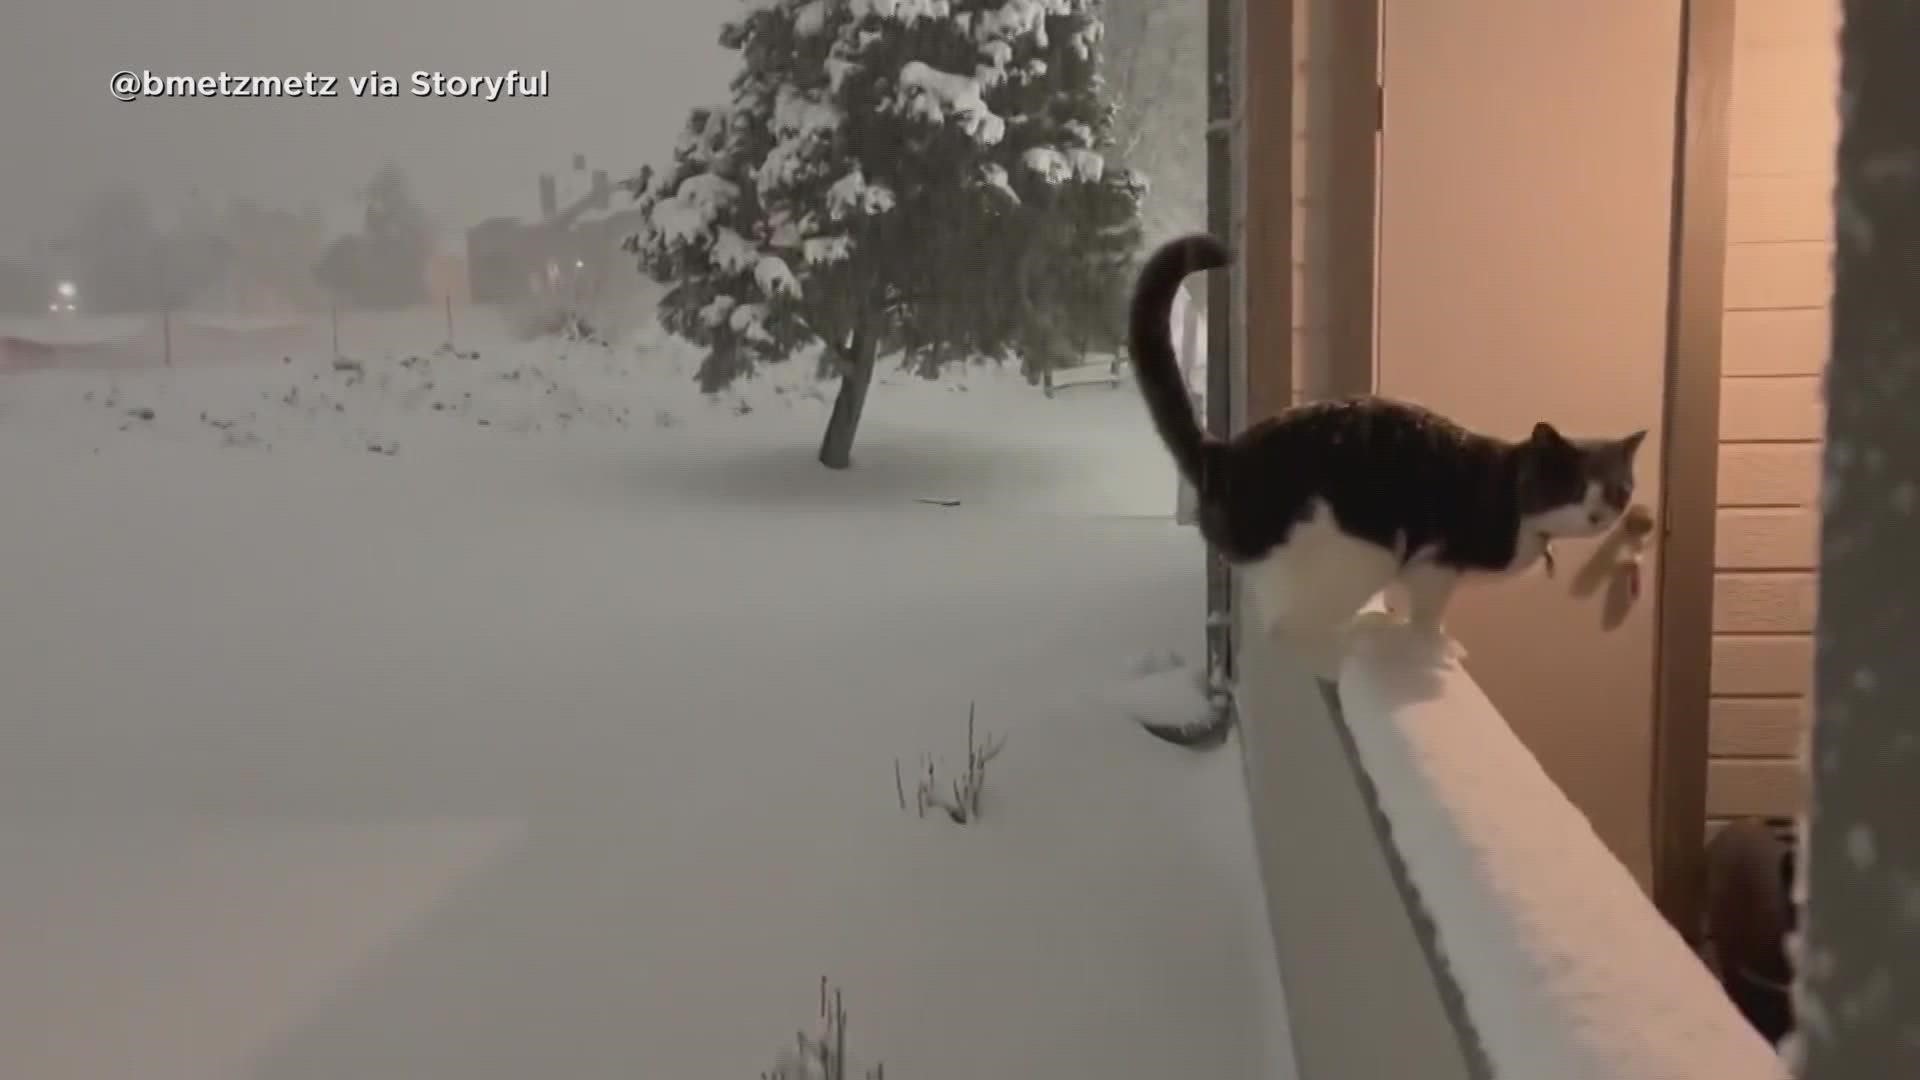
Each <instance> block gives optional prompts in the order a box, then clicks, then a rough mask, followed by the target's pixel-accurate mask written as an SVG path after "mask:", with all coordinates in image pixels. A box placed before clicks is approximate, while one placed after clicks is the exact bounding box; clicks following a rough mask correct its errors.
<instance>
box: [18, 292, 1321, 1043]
mask: <svg viewBox="0 0 1920 1080" xmlns="http://www.w3.org/2000/svg"><path fill="white" fill-rule="evenodd" d="M438 325H439V324H438V321H437V318H429V317H426V316H423V317H422V319H421V320H420V324H419V325H418V326H417V327H414V328H413V329H412V330H410V331H408V333H407V335H401V337H404V338H406V340H401V339H400V338H396V342H395V344H396V346H397V347H394V348H392V349H370V348H369V349H362V350H359V351H357V353H356V355H357V356H359V357H360V358H361V359H362V361H363V369H364V370H363V371H361V372H354V371H351V370H336V369H335V365H333V364H332V363H331V362H330V359H329V358H328V357H327V356H324V355H320V354H318V353H317V352H311V351H309V352H305V353H302V354H301V355H297V356H293V357H291V358H290V359H289V360H288V361H287V362H282V361H281V359H280V357H279V356H278V355H276V356H273V357H270V358H267V359H266V361H265V362H263V363H261V364H258V365H254V366H246V367H239V366H231V365H226V366H221V367H218V368H209V369H195V368H190V367H189V368H180V369H176V370H174V371H172V372H157V371H146V372H137V373H119V374H115V375H106V374H101V373H97V372H65V373H63V372H59V371H41V372H29V373H21V374H14V375H8V376H5V377H0V491H4V492H5V497H6V503H7V510H6V513H5V524H4V527H0V565H3V566H4V567H5V572H4V573H3V574H0V611H4V612H5V613H6V615H5V618H4V619H3V620H0V702H4V705H5V723H4V724H3V725H0V865H3V866H5V867H6V872H5V873H4V874H0V927H4V928H5V930H4V932H0V1075H6V1076H13V1077H22V1078H28V1077H31V1078H33V1080H119V1078H125V1080H174V1078H178V1080H187V1078H192V1080H221V1078H258V1080H295V1078H309V1077H310V1078H313V1080H339V1078H342V1077H354V1078H356V1080H375V1078H380V1077H408V1078H433V1080H442V1078H444V1080H492V1078H500V1080H525V1078H527V1077H532V1076H544V1077H555V1078H563V1077H564V1078H568V1080H574V1078H598V1077H607V1078H614V1077H620V1078H623V1080H630V1078H634V1077H645V1078H656V1077H657V1078H661V1080H699V1078H708V1077H711V1078H714V1080H722V1078H728V1080H735V1078H751V1077H754V1076H757V1075H759V1074H760V1072H761V1071H762V1070H764V1069H767V1068H769V1067H770V1066H771V1064H772V1062H773V1059H774V1055H775V1054H776V1053H777V1052H778V1051H779V1049H780V1048H781V1047H782V1046H785V1045H789V1044H791V1042H792V1039H793V1033H794V1032H795V1031H796V1030H798V1029H800V1028H802V1027H808V1026H810V1025H811V1023H812V1021H813V1016H814V1005H815V995H816V993H817V986H818V979H819V978H820V977H821V976H823V975H825V976H829V977H830V978H831V979H832V980H833V981H834V982H835V983H836V984H837V985H839V986H841V987H842V988H843V989H844V992H845V994H846V1003H847V1008H848V1012H849V1014H850V1022H851V1048H852V1051H853V1053H854V1055H855V1056H856V1057H857V1058H859V1059H860V1060H862V1061H867V1062H872V1061H876V1060H881V1061H885V1062H886V1064H887V1074H888V1075H889V1076H891V1077H899V1078H901V1080H973V1078H982V1077H1034V1078H1040V1077H1046V1078H1048V1080H1064V1078H1070V1077H1084V1078H1087V1080H1095V1078H1099V1080H1125V1078H1129V1077H1138V1078H1148V1077H1152V1078H1155V1080H1159V1078H1163V1077H1167V1076H1205V1077H1209V1078H1212V1080H1234V1078H1247V1080H1253V1078H1267V1077H1277V1076H1285V1075H1288V1074H1289V1073H1290V1068H1289V1066H1288V1062H1287V1056H1288V1051H1287V1041H1288V1040H1287V1034H1286V1030H1285V1018H1284V1011H1283V1006H1282V1004H1281V1001H1280V991H1279V986H1278V977H1277V974H1276V972H1275V971H1274V966H1273V950H1272V947H1271V944H1270V941H1269V938H1268V932H1267V929H1266V921H1265V915H1264V906H1263V902H1262V900H1261V897H1260V889H1259V881H1258V877H1257V871H1256V868H1255V863H1254V856H1253V846H1252V840H1251V836H1250V828H1249V824H1248V821H1247V808H1246V803H1245V795H1244V791H1243V789H1242V785H1241V781H1240V773H1239V763H1238V757H1237V754H1233V753H1222V754H1214V755H1200V756H1195V755H1189V754H1185V753H1182V752H1180V751H1178V750H1174V749H1171V748H1169V747H1167V746H1165V745H1163V744H1161V743H1159V742H1157V741H1155V740H1153V739H1152V738H1150V737H1148V736H1146V735H1145V734H1143V733H1142V732H1141V731H1140V730H1139V729H1138V728H1137V727H1136V726H1135V724H1134V722H1133V720H1134V718H1135V714H1138V713H1139V712H1140V711H1141V708H1142V707H1146V708H1149V709H1151V708H1158V707H1165V708H1171V709H1176V710H1177V709H1181V708H1190V707H1192V706H1193V704H1194V702H1193V700H1191V699H1187V700H1184V701H1183V700H1182V698H1181V695H1180V694H1179V693H1178V687H1177V684H1176V683H1175V682H1170V681H1169V679H1168V677H1166V676H1164V675H1163V676H1159V677H1158V678H1157V681H1156V682H1155V684H1154V686H1155V689H1154V691H1153V692H1152V693H1150V694H1148V695H1147V696H1146V698H1144V699H1143V698H1142V697H1141V696H1140V695H1139V694H1138V693H1135V692H1132V691H1130V690H1129V689H1128V684H1129V680H1130V679H1131V678H1132V677H1133V674H1134V671H1135V670H1136V669H1135V665H1136V662H1137V661H1138V660H1139V659H1140V658H1141V657H1143V656H1148V655H1153V654H1164V653H1166V652H1168V651H1169V650H1172V651H1177V652H1179V653H1181V654H1183V655H1185V656H1187V657H1197V656H1198V655H1199V653H1200V637H1201V625H1202V614H1203V612H1202V610H1201V605H1202V582H1201V574H1202V567H1201V561H1200V557H1199V552H1198V548H1197V545H1196V542H1195V541H1194V539H1193V537H1192V535H1191V533H1190V532H1189V531H1187V530H1183V529H1180V528H1178V527H1176V526H1174V525H1173V524H1172V523H1171V521H1170V520H1169V515H1170V512H1171V509H1172V501H1173V500H1172V494H1173V491H1174V484H1173V478H1172V474H1171V471H1170V469H1169V468H1168V467H1167V465H1166V463H1165V460H1164V458H1163V455H1161V454H1160V452H1159V451H1158V449H1157V446H1156V445H1155V443H1154V442H1153V438H1152V435H1151V433H1150V431H1149V429H1148V427H1147V424H1146V422H1145V417H1144V412H1143V410H1142V409H1141V408H1140V405H1139V403H1138V401H1137V400H1135V399H1134V397H1133V393H1132V390H1131V389H1130V388H1128V387H1123V388H1122V389H1121V390H1119V391H1115V390H1111V389H1106V388H1090V389H1084V390H1075V391H1072V392H1069V393H1063V394H1061V395H1060V396H1059V397H1057V398H1055V399H1053V400H1051V401H1049V400H1047V399H1045V398H1043V397H1042V395H1041V394H1040V393H1039V392H1038V391H1037V390H1036V389H1033V388H1030V387H1027V386H1025V385H1024V384H1022V383H1020V382H1018V381H1017V380H1013V379H1008V378H1005V377H1000V376H995V375H990V374H985V373H979V374H975V375H973V376H971V377H969V378H967V379H965V380H962V381H961V382H960V383H958V384H954V385H948V384H930V383H925V382H923V381H920V380H918V379H916V378H913V377H911V376H905V375H894V376H888V377H887V378H886V380H885V381H884V382H883V383H882V384H881V385H879V386H877V387H876V389H875V391H874V396H873V399H872V401H871V404H870V406H869V410H868V416H869V418H870V419H869V422H868V424H867V425H866V427H865V429H864V430H863V432H862V435H861V440H860V443H859V445H858V446H857V447H856V450H855V456H856V467H855V469H853V470H851V471H849V472H846V473H837V474H836V473H829V472H828V471H826V470H824V469H821V468H820V467H819V466H818V465H816V464H814V463H813V461H812V451H813V449H814V446H815V441H816V440H817V438H818V435H819V431H820V425H821V422H822V420H823V418H824V415H825V411H826V407H827V406H826V401H825V396H824V395H821V394H819V393H818V392H817V391H816V390H813V389H811V388H810V387H809V386H808V384H807V380H806V379H805V378H804V377H803V373H801V372H798V371H794V372H788V373H784V374H782V375H781V376H779V377H778V378H777V379H774V380H768V381H762V382H758V383H755V384H753V385H750V386H748V387H746V388H744V389H742V390H741V391H740V392H738V393H732V394H729V395H726V396H724V397H723V399H722V400H721V401H719V402H717V403H708V402H706V401H704V400H702V399H701V398H700V397H699V395H698V394H696V393H695V392H694V391H693V388H692V386H691V384H690V383H689V382H688V381H687V377H686V372H687V371H688V370H689V367H688V365H689V363H690V358H689V357H688V356H686V355H685V354H684V352H683V351H682V350H680V349H677V348H675V347H674V345H673V343H671V342H669V341H665V340H663V339H661V338H659V337H658V336H657V335H651V336H649V337H648V338H647V339H645V340H643V341H641V342H640V345H639V346H638V347H632V346H628V345H622V346H621V347H619V348H616V349H611V350H608V349H600V348H597V347H593V346H580V345H574V346H562V345H557V344H550V343H548V344H534V345H515V344H508V343H506V342H505V341H504V340H503V339H499V338H498V335H495V336H492V337H489V336H487V335H484V334H480V333H478V332H469V333H468V334H466V335H464V336H466V337H467V338H468V340H466V341H463V342H462V343H461V344H462V349H463V350H472V349H476V348H477V349H478V351H479V353H480V355H479V356H478V357H477V358H476V357H473V356H471V355H470V353H469V355H465V356H455V355H450V354H442V355H439V356H429V357H428V358H427V359H426V360H425V361H424V362H417V361H416V362H409V363H406V364H403V363H402V362H401V361H402V360H403V359H405V358H406V357H408V356H411V355H414V354H416V353H424V352H429V351H430V350H431V346H432V345H433V344H434V338H435V328H436V327H437V326H438ZM516 372H517V374H515V373H516ZM962 387H963V388H962ZM436 404H437V405H438V406H439V407H437V408H436ZM149 411H150V417H149ZM483 421H484V422H485V423H482V422H483ZM922 498H927V499H939V500H959V502H960V505H958V506H955V507H947V506H938V505H930V504H927V503H922V502H919V501H916V500H919V499H922ZM1187 685H1191V682H1190V681H1189V682H1188V684H1187ZM1143 700H1144V701H1145V702H1147V704H1146V705H1145V706H1142V705H1141V704H1140V703H1141V702H1142V701H1143ZM1116 701H1117V702H1119V703H1120V704H1119V705H1116V704H1115V702H1116ZM970 702H971V703H977V708H978V713H979V722H980V726H981V727H982V729H983V730H985V731H991V732H994V733H996V734H1000V733H1004V734H1005V735H1006V736H1007V738H1008V742H1007V745H1006V748H1005V750H1004V752H1003V753H1001V755H1000V756H999V757H998V758H997V759H996V760H995V761H994V762H993V763H992V764H991V765H990V766H989V769H988V777H987V783H986V795H985V805H984V808H983V809H984V817H983V820H982V821H980V822H978V823H975V824H971V825H967V826H956V825H953V824H951V823H949V822H947V821H945V820H943V819H937V818H931V817H930V818H928V819H926V820H922V819H919V818H917V817H916V816H915V815H914V814H912V813H911V812H907V813H902V812H901V811H900V809H899V807H898V805H897V802H896V793H895V785H894V776H893V761H894V760H895V759H896V758H897V759H900V760H902V761H903V762H904V763H907V764H908V765H911V763H912V762H914V761H917V760H918V758H919V756H920V755H921V754H922V753H923V752H928V751H931V752H933V753H935V754H936V755H937V757H938V758H939V760H940V764H941V769H942V771H943V774H945V773H947V772H950V771H951V770H952V769H953V768H954V767H956V766H958V765H959V764H961V758H962V755H963V754H964V742H965V738H966V728H965V724H966V713H967V708H968V705H969V703H970ZM1129 702H1131V703H1132V704H1131V705H1129V704H1127V703H1129ZM1156 703H1158V704H1156ZM908 783H909V785H911V783H912V779H911V777H909V779H908ZM909 795H911V790H909Z"/></svg>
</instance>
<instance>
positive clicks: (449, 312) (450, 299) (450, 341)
mask: <svg viewBox="0 0 1920 1080" xmlns="http://www.w3.org/2000/svg"><path fill="white" fill-rule="evenodd" d="M446 302H447V347H448V348H452V347H453V293H452V292H448V293H447V295H446Z"/></svg>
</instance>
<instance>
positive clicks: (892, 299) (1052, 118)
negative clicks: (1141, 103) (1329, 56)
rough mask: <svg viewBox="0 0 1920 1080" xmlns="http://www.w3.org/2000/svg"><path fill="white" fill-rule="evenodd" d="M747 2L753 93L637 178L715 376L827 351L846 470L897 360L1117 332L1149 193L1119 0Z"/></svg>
mask: <svg viewBox="0 0 1920 1080" xmlns="http://www.w3.org/2000/svg"><path fill="white" fill-rule="evenodd" d="M747 2H748V3H749V5H750V6H749V9H748V10H747V11H746V12H745V13H744V14H742V15H741V16H740V17H738V18H736V19H734V20H732V21H730V22H729V23H728V24H727V26H726V27H725V28H724V29H723V30H722V32H721V44H722V45H724V46H725V47H727V48H729V49H732V50H734V51H737V52H739V53H740V54H741V60H742V69H741V72H740V74H739V75H738V76H736V77H735V79H734V82H733V94H732V101H731V102H730V103H729V104H728V105H726V106H724V107H719V108H710V109H700V110H696V111H695V112H694V113H693V115H692V117H691V119H690V120H689V122H688V125H687V128H686V131H685V133H684V134H683V135H682V137H681V139H680V141H679V144H678V145H677V146H676V147H675V150H674V156H673V164H672V166H671V167H670V168H669V169H667V170H665V171H663V172H661V173H659V174H657V175H652V174H643V175H642V177H641V178H640V179H639V180H638V181H636V187H637V188H638V189H639V199H640V205H641V207H642V209H643V210H644V212H645V215H646V221H647V225H646V227H645V229H644V230H643V231H642V233H641V234H640V235H638V236H636V237H634V238H633V240H632V242H631V247H632V249H633V250H634V251H636V252H637V253H638V254H639V256H640V261H641V266H642V268H643V269H644V270H645V271H646V272H647V273H648V274H649V275H650V276H652V277H653V278H654V279H655V280H657V281H659V282H661V283H662V284H665V285H668V286H670V288H669V291H668V292H667V294H666V296H665V297H664V298H663V300H662V302H661V309H660V318H661V322H662V323H663V325H664V326H665V327H666V328H667V329H668V330H670V331H672V332H674V333H676V334H679V335H681V336H683V337H686V338H687V339H688V340H690V341H692V342H694V343H695V344H698V345H701V346H703V347H705V348H706V349H707V350H708V355H707V358H706V360H705V362H704V363H703V364H702V366H701V369H700V373H699V379H700V383H701V385H702V387H703V388H704V389H706V390H708V391H713V390H717V389H719V388H721V387H723V386H725V385H726V384H727V383H729V382H731V381H732V380H733V379H735V378H737V377H739V376H740V375H742V374H744V373H746V372H748V371H750V370H752V368H753V367H754V366H755V365H756V364H760V363H767V362H775V361H781V360H785V359H788V358H790V357H793V356H795V355H796V354H799V353H801V352H803V351H805V350H807V349H809V348H810V347H812V346H814V345H816V344H817V345H818V346H819V347H821V348H822V349H823V350H824V356H825V359H826V360H827V361H828V362H829V363H830V365H831V366H832V368H833V369H835V370H837V371H838V372H839V373H840V376H841V380H840V390H839V394H838V396H837V398H836V400H835V402H834V408H833V415H832V418H831V419H830V420H829V421H828V425H827V431H826V435H825V437H824V438H823V439H822V441H821V446H820V461H821V462H822V463H823V464H825V465H827V466H828V467H830V468H845V467H846V466H847V465H848V464H849V463H850V461H851V454H852V446H853V438H854V434H855V431H856V430H857V428H858V425H859V422H860V415H861V412H862V410H863V409H864V406H865V403H866V396H867V389H868V387H869V385H870V384H871V380H872V377H873V369H874V364H875V362H876V359H877V358H878V357H879V356H881V355H883V354H897V355H899V356H901V357H902V358H903V360H905V361H906V362H908V363H910V364H912V365H914V366H915V367H917V368H918V369H920V370H921V371H923V372H935V371H937V370H939V369H940V368H941V367H943V366H945V365H947V364H949V363H953V362H956V361H959V360H962V359H964V358H968V357H974V358H982V359H994V360H1000V359H1005V358H1008V357H1011V356H1014V355H1019V356H1020V357H1021V358H1022V361H1023V363H1024V364H1025V365H1026V366H1027V367H1028V369H1029V370H1033V369H1035V367H1036V366H1037V365H1046V364H1052V363H1057V362H1058V361H1059V360H1061V359H1062V358H1063V357H1064V356H1065V355H1066V354H1068V353H1070V352H1071V351H1072V350H1073V349H1074V348H1076V347H1080V346H1082V345H1085V344H1087V343H1091V342H1098V341H1100V340H1101V339H1102V338H1103V337H1106V336H1111V335H1112V334H1114V333H1117V331H1118V328H1119V326H1120V321H1119V320H1118V308H1117V305H1116V304H1115V298H1117V297H1118V296H1119V295H1120V294H1121V293H1122V292H1123V291H1124V288H1125V281H1126V276H1127V274H1128V271H1129V268H1130V264H1131V259H1132V257H1133V255H1134V253H1135V251H1136V250H1137V247H1138V243H1139V237H1138V225H1137V219H1138V216H1139V205H1140V199H1141V195H1142V194H1143V187H1142V185H1141V184H1140V182H1139V181H1137V180H1136V179H1135V178H1134V177H1133V176H1132V175H1131V174H1128V173H1126V172H1124V171H1122V170H1119V169H1109V168H1108V167H1107V162H1106V157H1105V154H1106V152H1107V150H1108V149H1109V148H1110V145H1111V142H1110V138H1109V131H1110V129H1111V126H1112V119H1113V112H1112V108H1111V106H1110V105H1109V104H1108V103H1107V101H1106V94H1105V88H1104V85H1103V80H1102V77H1101V73H1100V69H1101V59H1100V52H1099V49H1098V48H1097V46H1098V43H1099V39H1100V35H1101V32H1102V27H1101V22H1100V15H1099V0H747Z"/></svg>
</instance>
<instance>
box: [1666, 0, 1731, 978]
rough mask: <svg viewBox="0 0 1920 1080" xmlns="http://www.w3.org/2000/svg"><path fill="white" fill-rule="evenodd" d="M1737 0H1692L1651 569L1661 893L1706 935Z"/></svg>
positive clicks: (1679, 123)
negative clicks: (1657, 539)
mask: <svg viewBox="0 0 1920 1080" xmlns="http://www.w3.org/2000/svg"><path fill="white" fill-rule="evenodd" d="M1736 3H1737V0H1682V4H1681V12H1682V15H1681V17H1682V19H1683V25H1682V26H1681V37H1680V56H1679V63H1680V80H1679V95H1678V98H1679V100H1678V101H1677V102H1676V103H1675V109H1676V123H1675V131H1674V139H1675V145H1674V179H1673V225H1672V241H1671V247H1670V252H1669V263H1668V284H1667V360H1666V365H1667V390H1666V398H1667V401H1666V406H1667V407H1666V419H1665V425H1666V427H1665V432H1664V434H1663V439H1662V444H1663V445H1664V446H1665V448H1666V453H1665V456H1664V458H1663V459H1662V461H1661V470H1662V483H1661V506H1660V508H1659V513H1658V520H1659V522H1660V525H1661V543H1660V546H1659V548H1658V557H1657V559H1656V560H1655V562H1654V565H1653V568H1652V569H1653V578H1654V604H1655V609H1654V612H1655V614H1654V619H1655V625H1654V665H1655V666H1654V709H1653V760H1652V761H1651V762H1650V763H1649V764H1650V766H1651V768H1652V770H1653V785H1652V791H1653V806H1652V808H1651V809H1652V815H1651V821H1652V827H1653V837H1652V840H1653V848H1652V850H1653V868H1654V874H1653V880H1654V902H1655V903H1656V904H1657V905H1659V908H1660V911H1661V913H1662V914H1664V915H1665V916H1666V917H1667V921H1669V922H1670V923H1672V924H1673V926H1674V929H1676V930H1678V931H1679V932H1680V935H1681V936H1682V937H1683V938H1685V939H1686V940H1687V941H1688V942H1689V943H1692V944H1698V942H1699V940H1700V937H1701V934H1702V931H1703V927H1702V918H1703V911H1704V905H1705V888H1706V880H1705V867H1706V831H1707V762H1708V756H1709V743H1710V739H1711V734H1712V733H1711V731H1710V727H1711V717H1710V710H1711V707H1712V698H1713V577H1714V569H1715V562H1716V560H1715V558H1714V541H1715V532H1716V531H1717V528H1718V519H1719V498H1718V492H1719V471H1720V367H1721V360H1720V352H1721V326H1722V323H1723V322H1724V320H1725V318H1726V311H1725V309H1726V303H1725V286H1724V277H1725V266H1726V257H1727V176H1728V164H1727V159H1728V141H1729V130H1730V127H1731V122H1730V115H1731V109H1730V108H1729V104H1730V101H1731V98H1732V96H1733V57H1734V41H1733V39H1734V9H1735V5H1736Z"/></svg>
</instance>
